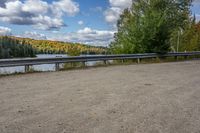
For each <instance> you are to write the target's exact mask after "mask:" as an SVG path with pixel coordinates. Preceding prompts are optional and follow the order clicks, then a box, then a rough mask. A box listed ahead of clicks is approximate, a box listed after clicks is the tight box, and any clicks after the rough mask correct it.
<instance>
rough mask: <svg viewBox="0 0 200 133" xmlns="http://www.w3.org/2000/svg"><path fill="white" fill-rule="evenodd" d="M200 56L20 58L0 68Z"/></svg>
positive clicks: (0, 62) (0, 61) (2, 61)
mask: <svg viewBox="0 0 200 133" xmlns="http://www.w3.org/2000/svg"><path fill="white" fill-rule="evenodd" d="M197 55H200V52H179V53H167V54H162V55H159V54H156V53H145V54H128V55H126V54H124V55H101V56H98V55H95V56H77V57H55V58H22V59H0V67H15V66H25V71H26V72H27V71H29V67H30V66H32V65H41V64H55V69H56V70H59V64H60V63H72V62H83V63H85V62H88V61H104V62H105V63H106V61H108V60H126V59H137V61H138V63H140V61H141V59H148V58H162V57H175V58H177V57H180V56H182V57H185V58H187V57H189V56H197Z"/></svg>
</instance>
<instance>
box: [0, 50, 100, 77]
mask: <svg viewBox="0 0 200 133" xmlns="http://www.w3.org/2000/svg"><path fill="white" fill-rule="evenodd" d="M53 57H67V55H61V54H39V55H37V57H36V58H53ZM96 63H97V61H93V62H87V63H86V65H87V66H93V65H94V64H96ZM61 67H62V64H61ZM31 68H32V69H33V70H34V71H55V64H43V65H34V66H32V67H31ZM20 72H24V66H18V67H5V68H0V74H11V73H20Z"/></svg>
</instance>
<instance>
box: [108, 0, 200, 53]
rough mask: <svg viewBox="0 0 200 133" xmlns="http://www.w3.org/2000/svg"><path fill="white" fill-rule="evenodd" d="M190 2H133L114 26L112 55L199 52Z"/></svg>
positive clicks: (199, 35)
mask: <svg viewBox="0 0 200 133" xmlns="http://www.w3.org/2000/svg"><path fill="white" fill-rule="evenodd" d="M191 6H192V0H133V2H132V6H131V8H127V9H125V10H124V11H123V13H122V14H121V16H120V19H119V20H118V23H117V29H118V30H117V33H116V34H115V36H114V41H113V42H112V43H111V44H110V52H111V53H114V54H132V53H151V52H156V53H166V52H169V51H174V52H175V51H176V52H180V51H197V50H200V22H197V20H196V17H195V15H194V16H193V15H192V14H191Z"/></svg>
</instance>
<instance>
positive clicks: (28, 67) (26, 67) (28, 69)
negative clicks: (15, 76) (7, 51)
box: [25, 65, 30, 73]
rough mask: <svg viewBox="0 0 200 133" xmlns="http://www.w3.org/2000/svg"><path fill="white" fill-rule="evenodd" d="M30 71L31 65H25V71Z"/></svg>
mask: <svg viewBox="0 0 200 133" xmlns="http://www.w3.org/2000/svg"><path fill="white" fill-rule="evenodd" d="M29 71H30V65H25V72H26V73H27V72H29Z"/></svg>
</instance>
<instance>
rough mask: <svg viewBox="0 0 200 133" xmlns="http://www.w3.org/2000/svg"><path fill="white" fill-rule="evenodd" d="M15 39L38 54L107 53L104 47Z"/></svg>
mask: <svg viewBox="0 0 200 133" xmlns="http://www.w3.org/2000/svg"><path fill="white" fill-rule="evenodd" d="M15 38H16V37H15ZM16 39H17V40H19V41H24V42H25V43H27V44H30V45H31V46H32V47H33V48H34V49H36V50H37V53H38V54H68V53H69V54H71V52H73V51H74V50H76V51H74V52H76V53H80V54H105V53H106V51H107V48H105V47H98V46H90V45H85V44H80V43H70V42H61V41H50V40H34V39H29V38H16Z"/></svg>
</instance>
